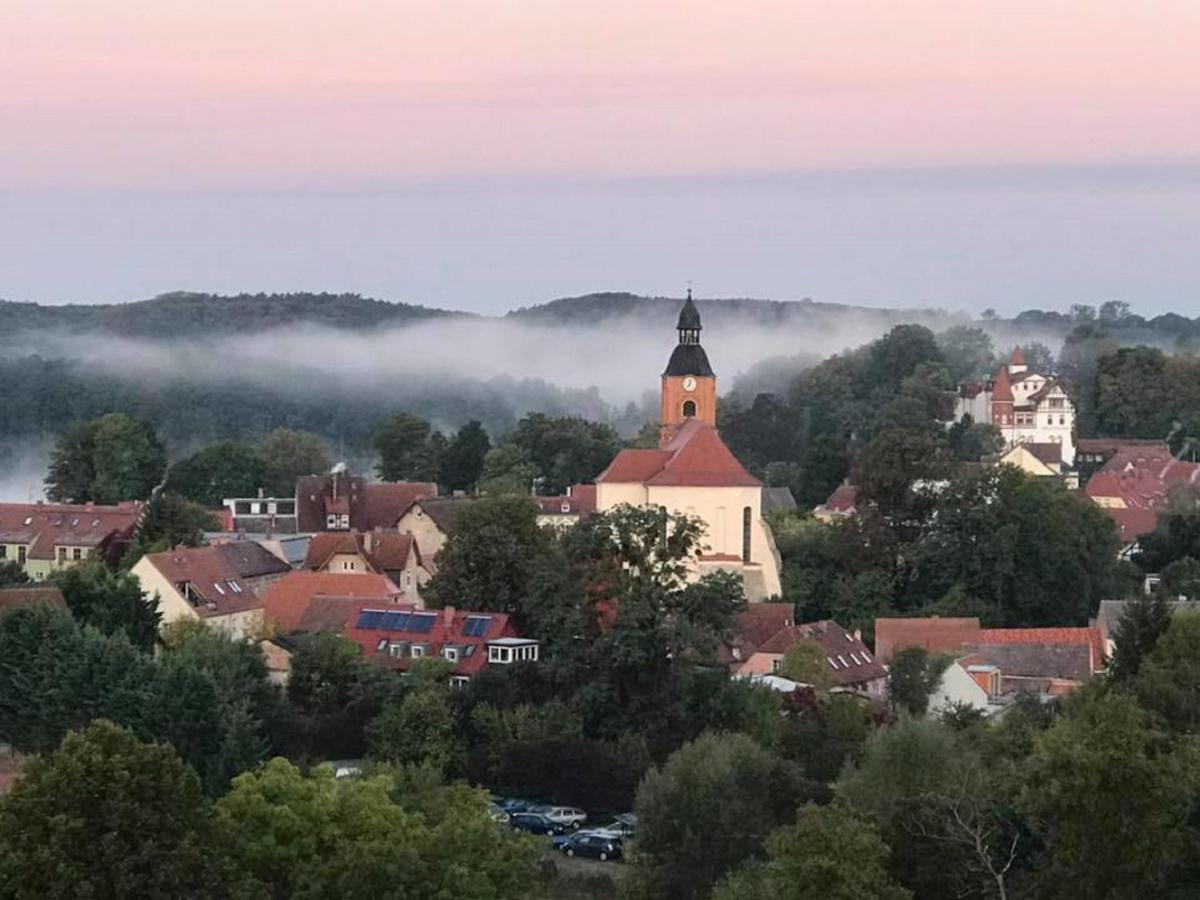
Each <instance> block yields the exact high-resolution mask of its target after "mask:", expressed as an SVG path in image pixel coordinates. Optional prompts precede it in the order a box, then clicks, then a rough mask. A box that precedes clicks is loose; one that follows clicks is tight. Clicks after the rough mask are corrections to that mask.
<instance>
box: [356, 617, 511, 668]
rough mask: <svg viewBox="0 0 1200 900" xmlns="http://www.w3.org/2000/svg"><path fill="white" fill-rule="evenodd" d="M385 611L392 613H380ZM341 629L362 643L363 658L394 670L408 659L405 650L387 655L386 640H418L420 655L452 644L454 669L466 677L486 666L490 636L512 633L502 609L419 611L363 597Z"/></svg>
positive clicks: (405, 665)
mask: <svg viewBox="0 0 1200 900" xmlns="http://www.w3.org/2000/svg"><path fill="white" fill-rule="evenodd" d="M387 613H393V614H397V615H391V616H388V615H385V614H387ZM344 633H345V635H346V637H348V638H350V640H352V641H354V642H355V643H356V644H358V645H359V646H360V647H362V651H363V656H364V657H365V658H367V659H368V660H373V661H374V662H377V663H380V664H383V665H386V666H387V667H389V668H391V669H396V670H399V671H403V670H405V669H407V668H408V667H409V666H410V665H412V662H413V660H412V657H411V656H410V655H408V654H405V655H403V656H392V655H391V654H390V653H389V652H388V651H387V645H388V644H390V643H404V644H408V645H410V646H411V645H413V644H419V645H421V646H422V647H423V649H424V656H425V657H439V656H441V655H442V651H443V649H444V648H445V647H448V646H449V647H454V648H457V649H458V651H459V652H458V660H457V662H456V663H455V668H454V674H456V675H467V676H470V675H474V674H476V673H478V672H479V671H480V670H481V669H483V668H485V667H486V666H487V644H488V642H489V641H495V640H499V639H501V638H513V637H517V633H516V631H515V629H514V628H513V626H512V623H511V621H510V619H509V617H508V615H507V614H506V613H491V612H472V611H469V610H455V609H453V608H451V607H447V608H446V609H436V610H418V609H417V608H416V607H415V606H410V605H404V604H400V605H391V606H379V605H377V604H370V603H363V602H359V603H356V604H354V607H353V610H352V614H351V615H350V616H349V617H348V618H347V620H346V628H345V632H344ZM381 643H382V644H383V649H382V650H381V648H380V645H381Z"/></svg>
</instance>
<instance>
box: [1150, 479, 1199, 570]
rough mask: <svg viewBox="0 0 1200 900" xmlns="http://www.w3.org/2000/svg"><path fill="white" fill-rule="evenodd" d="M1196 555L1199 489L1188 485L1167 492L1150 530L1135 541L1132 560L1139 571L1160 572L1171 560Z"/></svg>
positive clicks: (1194, 556) (1197, 547) (1195, 556)
mask: <svg viewBox="0 0 1200 900" xmlns="http://www.w3.org/2000/svg"><path fill="white" fill-rule="evenodd" d="M1189 557H1190V558H1192V559H1200V493H1197V492H1196V491H1195V490H1193V489H1192V488H1191V487H1190V486H1189V487H1184V488H1181V489H1177V490H1174V491H1172V492H1171V494H1170V495H1169V496H1168V498H1167V504H1166V507H1165V508H1163V509H1162V510H1161V511H1160V512H1159V514H1158V521H1157V522H1156V523H1155V526H1154V531H1152V532H1150V533H1149V534H1146V535H1143V536H1142V538H1141V540H1139V541H1138V549H1137V552H1136V553H1135V554H1134V556H1133V561H1134V562H1135V563H1136V564H1137V567H1138V568H1139V569H1141V570H1142V571H1143V572H1159V573H1161V572H1163V571H1164V570H1165V569H1166V568H1167V567H1168V566H1170V565H1171V563H1173V562H1176V561H1178V560H1181V559H1186V558H1189Z"/></svg>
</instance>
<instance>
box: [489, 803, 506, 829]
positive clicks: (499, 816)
mask: <svg viewBox="0 0 1200 900" xmlns="http://www.w3.org/2000/svg"><path fill="white" fill-rule="evenodd" d="M488 815H489V816H491V817H492V821H494V822H503V823H504V824H505V825H507V824H508V820H509V818H510V816H509V813H508V812H507V811H505V809H504V808H503V807H502V806H499V805H497V804H495V803H489V804H488Z"/></svg>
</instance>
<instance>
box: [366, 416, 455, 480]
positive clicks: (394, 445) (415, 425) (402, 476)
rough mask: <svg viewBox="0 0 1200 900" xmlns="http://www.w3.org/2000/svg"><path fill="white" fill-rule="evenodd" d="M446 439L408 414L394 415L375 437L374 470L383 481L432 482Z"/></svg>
mask: <svg viewBox="0 0 1200 900" xmlns="http://www.w3.org/2000/svg"><path fill="white" fill-rule="evenodd" d="M444 444H445V438H443V437H442V435H441V433H440V432H434V431H433V430H432V429H431V428H430V427H429V423H428V422H426V421H425V420H424V419H421V418H418V417H417V416H414V415H412V414H411V413H403V412H402V413H396V415H394V416H392V417H391V418H390V419H388V420H387V422H386V423H384V425H383V427H382V428H380V429H379V431H377V432H376V434H375V437H374V446H375V452H376V453H378V454H379V464H378V466H376V470H377V471H378V472H379V477H380V478H381V479H383V480H384V481H434V480H436V479H437V475H438V465H439V459H440V457H441V454H442V451H443V449H444Z"/></svg>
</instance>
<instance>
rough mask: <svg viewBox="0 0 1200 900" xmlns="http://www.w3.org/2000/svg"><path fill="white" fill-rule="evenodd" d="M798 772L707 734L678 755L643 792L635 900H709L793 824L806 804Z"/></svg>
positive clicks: (750, 747) (742, 739)
mask: <svg viewBox="0 0 1200 900" xmlns="http://www.w3.org/2000/svg"><path fill="white" fill-rule="evenodd" d="M797 772H798V770H797V769H796V768H795V767H793V766H792V765H791V764H789V763H786V762H784V761H783V760H781V759H779V758H778V757H776V756H774V755H772V754H771V753H768V752H767V751H765V750H763V749H762V748H761V747H759V746H758V745H757V744H756V743H755V742H754V741H753V740H752V739H751V738H749V737H747V736H746V735H744V734H723V735H718V734H707V735H704V736H702V737H700V738H698V739H696V740H695V741H693V742H691V743H689V744H685V745H684V746H683V747H681V748H680V749H679V750H677V751H675V753H673V754H672V755H671V756H670V758H668V759H667V761H666V762H665V763H664V764H663V765H662V766H661V767H660V768H657V769H652V770H650V772H648V773H647V774H646V777H645V778H644V779H643V780H642V783H641V786H640V787H639V788H638V792H637V802H636V804H635V806H634V808H635V810H636V812H637V815H638V839H637V853H636V855H635V856H634V857H633V858H632V860H631V864H630V866H629V871H628V873H627V880H626V885H625V887H626V888H627V889H628V894H629V896H630V897H636V898H643V897H644V898H657V897H678V898H680V900H697V898H705V897H708V896H709V894H710V892H711V890H712V888H713V885H715V884H716V882H717V881H719V880H720V879H721V878H723V877H724V876H725V875H727V874H728V873H729V872H731V871H732V870H733V869H735V868H736V867H737V866H739V865H741V864H742V863H744V862H746V861H747V860H750V859H753V858H755V857H757V856H758V855H760V854H761V853H762V846H763V840H764V839H765V838H766V836H767V835H768V834H769V833H770V832H771V831H773V830H774V829H775V828H776V827H778V826H780V825H783V824H785V823H786V822H789V821H792V820H793V819H794V817H795V814H796V810H797V808H798V807H799V806H800V804H801V803H802V802H804V801H805V800H806V799H807V798H806V797H805V796H804V795H805V793H806V786H805V784H804V781H803V779H801V778H799V777H798V775H797Z"/></svg>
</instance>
